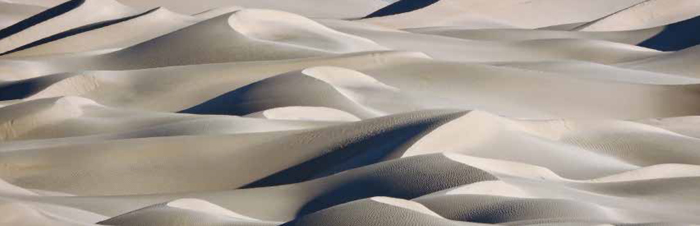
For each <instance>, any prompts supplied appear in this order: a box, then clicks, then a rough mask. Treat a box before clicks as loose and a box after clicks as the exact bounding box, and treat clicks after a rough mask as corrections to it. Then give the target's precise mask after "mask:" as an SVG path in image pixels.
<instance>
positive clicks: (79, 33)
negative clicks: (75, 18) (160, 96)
mask: <svg viewBox="0 0 700 226" xmlns="http://www.w3.org/2000/svg"><path fill="white" fill-rule="evenodd" d="M196 21H197V20H196V19H195V18H192V17H189V16H185V15H179V14H176V13H173V12H170V11H168V10H167V9H163V8H156V9H153V10H150V11H147V12H145V13H143V14H139V15H135V16H130V17H125V18H120V19H116V20H112V21H109V22H105V23H99V24H93V25H87V26H83V27H80V28H76V29H73V30H69V31H66V32H62V33H58V34H55V35H52V36H49V37H46V38H43V39H41V40H37V41H35V42H33V43H29V44H27V45H24V46H21V47H18V48H16V49H13V50H11V51H8V52H7V53H6V54H5V55H3V57H5V58H12V57H22V56H38V55H49V54H66V53H78V52H87V51H95V50H109V49H116V48H124V47H128V46H132V45H135V44H138V43H141V42H143V41H147V40H150V39H152V38H156V37H158V36H161V35H164V34H166V33H169V32H172V31H175V30H178V29H180V28H183V27H186V26H188V25H191V24H193V23H195V22H196Z"/></svg>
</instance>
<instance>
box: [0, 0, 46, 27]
mask: <svg viewBox="0 0 700 226" xmlns="http://www.w3.org/2000/svg"><path fill="white" fill-rule="evenodd" d="M45 9H46V8H44V7H40V6H33V5H25V4H17V3H13V2H6V1H0V29H2V28H6V27H9V26H10V25H13V24H15V23H17V22H20V21H22V20H24V19H27V18H29V17H31V16H33V15H34V14H37V13H39V12H41V11H44V10H45Z"/></svg>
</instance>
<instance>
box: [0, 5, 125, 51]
mask: <svg viewBox="0 0 700 226" xmlns="http://www.w3.org/2000/svg"><path fill="white" fill-rule="evenodd" d="M136 12H137V11H136V10H134V9H132V8H129V7H127V6H125V5H122V4H120V3H119V2H116V1H113V0H73V1H69V2H66V3H63V4H61V5H59V6H56V7H54V8H51V9H49V10H46V11H43V12H41V13H40V14H36V15H34V16H32V17H30V18H27V19H26V20H23V21H21V22H19V23H17V24H14V25H12V26H10V27H7V28H5V29H2V30H0V52H6V51H9V50H12V49H14V48H17V47H20V46H22V45H26V44H29V43H31V42H34V41H37V40H39V39H41V38H44V37H48V36H51V35H54V34H57V33H59V32H62V31H65V30H70V29H74V28H78V27H80V26H84V25H88V24H92V23H97V22H101V21H105V20H111V19H118V18H120V17H125V16H129V15H133V14H135V13H136Z"/></svg>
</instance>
